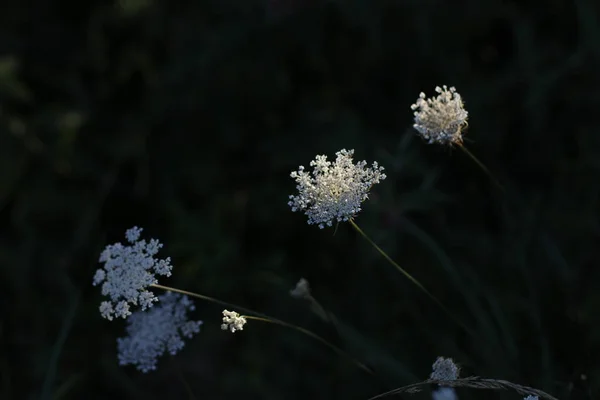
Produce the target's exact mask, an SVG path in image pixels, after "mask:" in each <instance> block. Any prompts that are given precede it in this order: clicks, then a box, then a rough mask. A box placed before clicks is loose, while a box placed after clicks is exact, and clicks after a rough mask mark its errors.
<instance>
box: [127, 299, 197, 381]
mask: <svg viewBox="0 0 600 400" xmlns="http://www.w3.org/2000/svg"><path fill="white" fill-rule="evenodd" d="M159 300H160V303H159V304H158V305H156V306H154V307H152V308H151V309H149V310H147V311H136V312H134V313H133V314H132V315H131V316H130V317H129V318H128V319H127V333H128V336H126V337H124V338H119V339H117V350H118V357H119V364H120V365H129V364H131V365H135V366H136V368H137V369H138V370H140V371H142V372H148V371H151V370H155V369H156V362H157V359H158V357H160V356H161V355H163V354H164V353H165V352H168V353H169V354H171V355H175V354H176V353H177V352H178V351H179V350H181V349H182V348H183V347H184V346H185V342H184V341H183V338H182V337H187V338H191V337H192V336H193V335H194V334H196V333H198V332H200V325H202V321H188V317H187V313H188V311H193V310H194V304H193V303H192V302H191V301H190V299H188V297H187V296H183V295H180V294H178V293H172V292H167V293H165V294H163V295H162V296H159Z"/></svg>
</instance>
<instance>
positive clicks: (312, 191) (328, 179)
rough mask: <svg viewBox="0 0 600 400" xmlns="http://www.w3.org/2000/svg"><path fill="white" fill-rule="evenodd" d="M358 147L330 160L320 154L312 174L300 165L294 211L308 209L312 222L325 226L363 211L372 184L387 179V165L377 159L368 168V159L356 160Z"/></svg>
mask: <svg viewBox="0 0 600 400" xmlns="http://www.w3.org/2000/svg"><path fill="white" fill-rule="evenodd" d="M353 155H354V150H340V151H338V152H337V153H336V160H335V161H334V162H333V163H332V162H330V161H327V156H324V155H319V156H317V157H316V158H315V160H313V161H311V162H310V166H311V167H314V170H313V172H312V175H311V174H310V173H308V172H306V171H304V167H303V166H300V168H299V169H298V171H294V172H292V173H291V175H290V176H291V177H292V178H294V179H295V180H296V183H297V186H296V189H298V192H299V194H298V195H297V196H293V195H291V196H290V201H289V202H288V205H289V206H290V207H291V208H292V211H294V212H295V211H304V214H305V215H306V216H308V224H309V225H312V224H317V225H319V228H321V229H323V228H324V227H325V225H327V226H332V224H333V221H338V222H342V221H348V219H350V218H352V217H353V216H354V215H356V214H358V213H359V212H360V210H361V203H362V202H363V201H365V200H366V199H367V198H368V197H369V190H370V189H371V187H372V186H373V185H374V184H376V183H379V182H380V181H382V180H384V179H385V174H384V173H383V167H380V166H379V165H378V164H377V162H374V163H373V166H372V167H371V168H367V167H366V166H367V162H366V161H361V162H359V163H357V164H354V163H353V162H352V156H353Z"/></svg>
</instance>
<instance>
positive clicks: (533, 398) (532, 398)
mask: <svg viewBox="0 0 600 400" xmlns="http://www.w3.org/2000/svg"><path fill="white" fill-rule="evenodd" d="M539 399H540V398H539V397H537V396H527V397H524V398H523V400H539Z"/></svg>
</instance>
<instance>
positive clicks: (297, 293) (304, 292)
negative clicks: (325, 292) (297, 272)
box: [290, 278, 310, 299]
mask: <svg viewBox="0 0 600 400" xmlns="http://www.w3.org/2000/svg"><path fill="white" fill-rule="evenodd" d="M290 296H292V297H293V298H295V299H306V298H308V297H310V286H309V284H308V281H307V280H306V279H304V278H301V279H300V280H299V281H298V283H297V284H296V287H295V288H294V289H292V290H290Z"/></svg>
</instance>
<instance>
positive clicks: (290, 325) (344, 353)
mask: <svg viewBox="0 0 600 400" xmlns="http://www.w3.org/2000/svg"><path fill="white" fill-rule="evenodd" d="M243 317H244V318H246V319H251V320H254V321H262V322H267V323H270V324H275V325H280V326H284V327H286V328H290V329H293V330H296V331H298V332H300V333H303V334H305V335H307V336H310V337H311V338H313V339H315V340H317V341H319V342H321V343H323V344H324V345H325V346H327V347H329V348H330V349H331V350H333V351H335V352H336V353H338V354H339V355H341V356H343V357H346V358H347V359H348V360H350V361H352V362H353V363H354V364H356V365H357V366H358V367H359V368H361V369H363V370H364V371H366V372H368V373H369V374H373V375H374V372H373V371H372V370H371V369H370V368H369V367H367V366H366V365H364V364H363V363H361V362H360V361H358V360H356V359H354V358H353V357H351V356H350V355H348V354H347V353H346V352H344V351H343V350H342V349H340V348H339V347H337V346H335V345H333V344H331V343H329V342H328V341H327V340H325V339H323V338H322V337H321V336H319V335H317V334H315V333H313V332H311V331H309V330H308V329H304V328H302V327H300V326H296V325H292V324H289V323H287V322H284V321H280V320H278V319H269V318H261V317H253V316H247V315H244V316H243Z"/></svg>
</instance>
